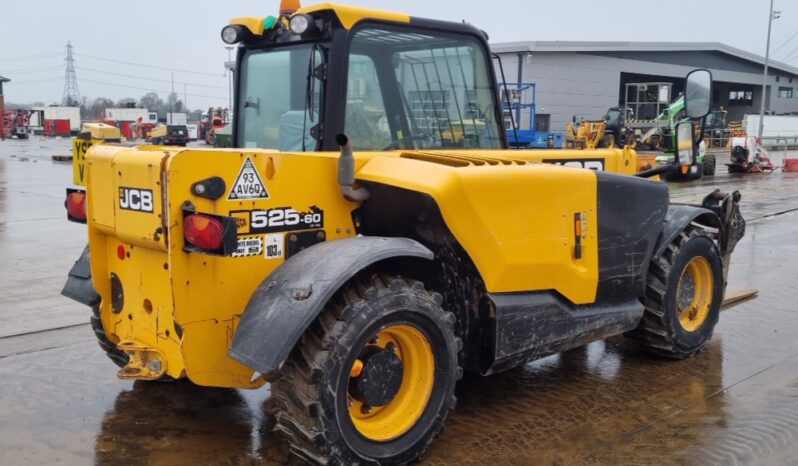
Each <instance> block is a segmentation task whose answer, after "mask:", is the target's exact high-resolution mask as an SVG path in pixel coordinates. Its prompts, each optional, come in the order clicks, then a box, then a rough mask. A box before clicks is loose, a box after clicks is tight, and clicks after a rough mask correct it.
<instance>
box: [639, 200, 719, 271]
mask: <svg viewBox="0 0 798 466" xmlns="http://www.w3.org/2000/svg"><path fill="white" fill-rule="evenodd" d="M692 222H697V223H700V224H701V225H705V226H708V227H711V228H716V229H718V230H720V229H721V228H722V227H721V222H720V218H718V216H717V214H715V212H712V211H711V210H709V209H705V208H703V207H698V206H693V205H686V204H671V205H670V206H668V213H667V214H665V220H664V221H663V225H662V232H661V233H660V236H659V240H658V241H657V245H656V247H655V248H654V255H653V257H652V260H656V259H658V258H659V257H661V256H662V254H663V253H664V252H665V248H667V247H668V245H669V244H671V243H672V242H673V240H674V239H675V238H676V236H677V235H678V234H679V232H681V231H682V230H684V229H685V228H686V227H687V226H688V225H690V224H691V223H692Z"/></svg>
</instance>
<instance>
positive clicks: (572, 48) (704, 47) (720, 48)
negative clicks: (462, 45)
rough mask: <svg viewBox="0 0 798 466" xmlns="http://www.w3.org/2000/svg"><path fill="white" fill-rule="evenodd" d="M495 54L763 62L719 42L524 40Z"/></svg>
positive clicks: (501, 46) (780, 67)
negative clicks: (707, 56)
mask: <svg viewBox="0 0 798 466" xmlns="http://www.w3.org/2000/svg"><path fill="white" fill-rule="evenodd" d="M491 49H492V51H493V52H496V53H512V52H707V51H708V52H720V53H725V54H728V55H732V56H734V57H737V58H741V59H743V60H747V61H750V62H754V63H757V64H759V65H763V66H764V64H765V57H762V56H759V55H757V54H755V53H750V52H746V51H745V50H741V49H738V48H735V47H732V46H729V45H726V44H723V43H720V42H579V41H523V42H503V43H499V44H491ZM768 66H769V67H771V68H775V69H778V70H781V71H786V72H787V73H791V74H794V75H798V68H796V67H794V66H790V65H787V64H785V63H780V62H777V61H773V60H770V61H769V62H768Z"/></svg>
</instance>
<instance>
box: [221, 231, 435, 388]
mask: <svg viewBox="0 0 798 466" xmlns="http://www.w3.org/2000/svg"><path fill="white" fill-rule="evenodd" d="M394 257H415V258H422V259H427V260H432V259H433V258H434V254H433V253H432V251H430V250H429V249H427V248H426V247H425V246H423V245H422V244H421V243H418V242H417V241H414V240H412V239H409V238H386V237H379V236H359V237H354V238H346V239H339V240H334V241H327V242H323V243H319V244H316V245H314V246H311V247H309V248H307V249H305V250H304V251H302V252H300V253H299V254H297V255H295V256H293V257H291V258H290V259H288V260H287V261H285V262H284V263H283V264H282V265H280V266H279V267H277V268H276V269H275V270H274V271H273V272H272V273H271V274H269V276H268V277H266V279H265V280H264V281H263V282H262V283H261V284H260V285H259V286H258V287H257V288H256V289H255V292H254V293H253V294H252V297H251V298H250V299H249V302H248V303H247V306H246V308H245V309H244V314H243V315H242V316H241V322H240V323H239V325H238V329H237V330H236V333H235V335H233V343H232V344H231V345H230V350H229V351H228V354H229V356H230V357H231V358H233V359H235V360H236V361H239V362H241V363H242V364H244V365H246V366H248V367H251V368H252V369H254V370H256V371H258V372H260V373H261V374H263V375H265V376H266V377H267V378H268V376H270V375H272V374H274V373H276V372H277V371H278V370H279V369H280V367H281V366H282V364H283V362H285V360H286V358H287V357H288V355H289V353H290V352H291V350H292V349H293V348H294V346H295V345H296V343H297V342H298V341H299V338H300V337H301V336H302V334H303V333H305V329H307V328H308V326H309V325H310V324H311V323H312V322H313V320H314V319H316V317H318V315H319V314H320V313H321V311H322V309H324V306H325V305H326V304H327V302H328V301H329V300H330V298H332V296H333V295H334V294H335V293H336V292H337V291H338V290H339V289H340V288H341V286H343V285H344V284H345V283H346V282H347V281H349V280H350V279H351V278H352V277H354V276H355V274H357V273H358V272H360V271H361V270H363V269H364V268H366V267H368V266H369V265H371V264H374V263H376V262H379V261H381V260H384V259H390V258H394Z"/></svg>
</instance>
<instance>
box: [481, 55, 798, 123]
mask: <svg viewBox="0 0 798 466" xmlns="http://www.w3.org/2000/svg"><path fill="white" fill-rule="evenodd" d="M492 49H493V51H494V52H496V53H497V54H498V55H499V56H500V57H501V64H502V66H501V68H502V69H503V70H504V74H505V79H506V81H507V82H508V83H511V82H513V83H514V82H517V81H523V82H530V83H535V90H536V96H535V97H536V99H535V100H536V101H535V107H534V108H535V112H536V114H537V117H536V119H535V122H534V126H535V128H534V129H537V130H538V131H562V130H564V129H565V126H566V124H567V123H568V122H569V121H572V119H573V118H576V119H577V120H578V119H581V118H586V119H600V118H602V117H603V115H604V114H605V113H606V111H607V109H608V108H610V107H614V106H624V105H625V102H626V101H627V100H628V98H631V97H629V96H628V95H627V92H629V93H631V92H632V91H631V90H632V88H633V86H629V87H627V84H637V83H670V84H672V87H671V99H675V98H676V97H678V95H679V94H680V93H681V92H683V87H684V84H683V83H684V77H685V75H686V74H687V73H688V72H690V71H691V70H693V69H696V68H706V69H709V70H710V71H712V74H713V79H714V95H713V107H714V108H715V109H717V108H720V107H723V108H724V109H726V110H728V118H729V120H730V121H735V120H741V119H742V117H743V115H745V114H746V113H759V109H760V103H761V98H762V75H763V73H764V63H765V58H764V57H761V56H759V55H755V54H752V53H749V52H746V51H743V50H740V49H736V48H734V47H730V46H728V45H725V44H721V43H717V42H561V41H551V42H543V41H537V42H511V43H500V44H493V45H492ZM519 64H520V66H519ZM500 71H501V70H500V69H499V67H498V66H497V74H500ZM519 71H520V73H519ZM519 74H520V77H519ZM768 75H769V77H768V87H767V97H766V100H765V108H766V112H771V113H774V114H787V113H796V112H798V68H796V67H793V66H789V65H786V64H783V63H778V62H773V61H770V66H769V70H768ZM499 80H501V76H499ZM669 87H670V86H669ZM526 98H527V99H531V98H530V97H529V96H527V97H526ZM646 117H648V118H650V117H652V115H640V118H646ZM520 124H521V126H522V127H523V126H525V125H528V124H529V116H528V113H527V114H526V115H524V116H522V121H521V122H520Z"/></svg>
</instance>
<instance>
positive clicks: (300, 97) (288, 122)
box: [236, 45, 323, 151]
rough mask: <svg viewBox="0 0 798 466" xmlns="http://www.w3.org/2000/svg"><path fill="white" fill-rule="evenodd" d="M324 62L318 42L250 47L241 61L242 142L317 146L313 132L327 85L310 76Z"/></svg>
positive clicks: (263, 145)
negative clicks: (323, 89)
mask: <svg viewBox="0 0 798 466" xmlns="http://www.w3.org/2000/svg"><path fill="white" fill-rule="evenodd" d="M311 51H313V53H312V55H311ZM311 57H313V59H312V60H311ZM321 64H322V54H321V53H320V52H319V51H318V50H317V49H316V48H314V47H313V46H312V45H302V46H294V47H288V48H280V49H272V50H253V51H250V52H248V53H247V55H246V56H245V57H244V59H243V60H242V64H241V87H240V92H239V99H240V101H239V107H238V108H239V109H240V110H239V112H240V113H241V115H240V118H239V119H238V124H239V127H238V141H237V144H236V145H237V147H248V148H249V147H252V148H254V147H258V148H262V149H277V150H281V151H305V150H307V151H312V150H316V148H317V143H318V141H317V140H316V139H315V138H314V137H313V136H312V134H314V133H315V131H314V130H313V128H314V126H316V125H317V124H318V123H319V118H320V117H319V109H320V105H321V99H322V92H323V91H322V87H323V86H322V82H321V81H320V80H318V79H316V78H311V80H310V81H309V80H308V76H309V75H312V74H311V73H309V71H310V70H311V68H315V67H317V66H320V65H321Z"/></svg>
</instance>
